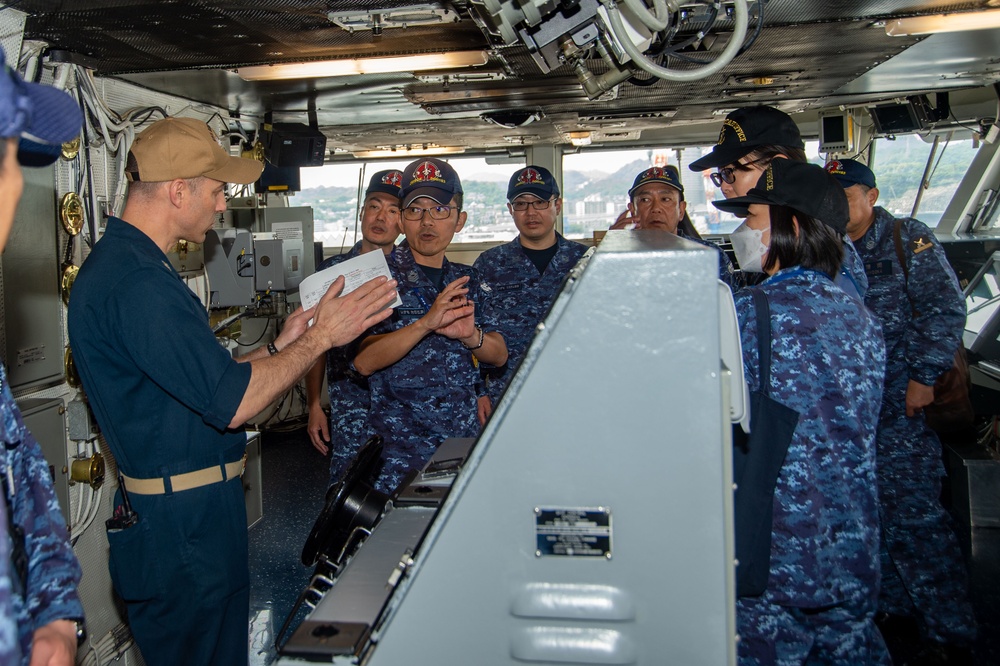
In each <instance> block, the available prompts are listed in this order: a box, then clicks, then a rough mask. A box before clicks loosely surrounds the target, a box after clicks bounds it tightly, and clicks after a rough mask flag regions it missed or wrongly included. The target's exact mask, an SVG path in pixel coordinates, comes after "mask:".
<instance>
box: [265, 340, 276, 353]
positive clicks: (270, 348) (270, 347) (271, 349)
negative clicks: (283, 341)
mask: <svg viewBox="0 0 1000 666" xmlns="http://www.w3.org/2000/svg"><path fill="white" fill-rule="evenodd" d="M267 353H268V354H270V355H271V356H274V355H275V354H277V353H278V348H277V347H275V346H274V341H273V340H272V341H271V342H268V343H267Z"/></svg>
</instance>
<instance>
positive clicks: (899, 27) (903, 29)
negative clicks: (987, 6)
mask: <svg viewBox="0 0 1000 666" xmlns="http://www.w3.org/2000/svg"><path fill="white" fill-rule="evenodd" d="M988 28H1000V10H992V11H990V10H988V11H981V12H960V13H956V14H934V15H932V16H910V17H908V18H901V19H896V20H894V21H886V23H885V34H887V35H889V36H890V37H905V36H907V35H930V34H934V33H938V32H962V31H965V30H985V29H988Z"/></svg>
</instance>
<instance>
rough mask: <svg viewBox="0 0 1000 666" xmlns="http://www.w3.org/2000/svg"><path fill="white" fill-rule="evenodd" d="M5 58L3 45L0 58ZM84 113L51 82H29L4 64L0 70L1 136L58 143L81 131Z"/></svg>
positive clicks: (36, 141)
mask: <svg viewBox="0 0 1000 666" xmlns="http://www.w3.org/2000/svg"><path fill="white" fill-rule="evenodd" d="M3 59H4V55H3V50H2V49H0V60H3ZM82 125H83V114H82V112H81V111H80V105H79V104H77V103H76V101H75V100H74V99H73V98H72V97H70V96H69V95H68V94H66V93H65V92H63V91H62V90H59V89H57V88H53V87H52V86H45V85H40V84H38V83H28V82H26V81H24V80H23V79H22V78H21V77H20V76H19V75H18V74H17V72H15V71H14V70H12V69H11V68H10V67H7V65H6V64H5V65H4V66H3V73H2V74H0V138H2V139H9V138H12V137H16V138H18V139H27V140H28V141H31V142H34V143H36V144H41V145H47V146H58V145H61V144H62V143H64V142H66V141H69V140H70V139H73V138H74V137H76V136H78V135H79V134H80V127H81V126H82Z"/></svg>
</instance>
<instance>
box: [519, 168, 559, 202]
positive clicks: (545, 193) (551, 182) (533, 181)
mask: <svg viewBox="0 0 1000 666" xmlns="http://www.w3.org/2000/svg"><path fill="white" fill-rule="evenodd" d="M522 194H533V195H535V196H536V197H538V198H539V199H544V200H545V201H548V200H549V199H551V198H552V197H558V196H559V185H558V184H556V179H555V178H554V177H553V176H552V174H551V173H549V170H548V169H546V168H545V167H540V166H526V167H524V168H523V169H521V170H520V171H515V172H514V175H512V176H511V177H510V182H508V183H507V201H513V200H514V199H516V198H518V197H519V196H521V195H522Z"/></svg>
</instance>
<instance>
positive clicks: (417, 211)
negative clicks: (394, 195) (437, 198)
mask: <svg viewBox="0 0 1000 666" xmlns="http://www.w3.org/2000/svg"><path fill="white" fill-rule="evenodd" d="M424 213H427V214H429V215H430V216H431V219H432V220H447V219H448V217H449V216H450V215H451V206H431V207H430V208H421V207H420V206H407V207H406V208H404V209H403V219H406V220H422V219H423V217H424Z"/></svg>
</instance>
